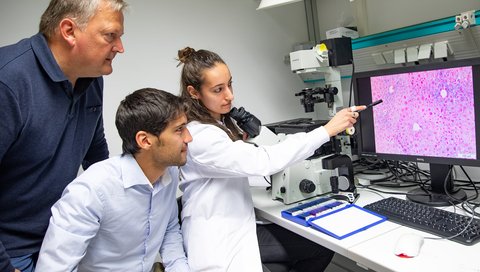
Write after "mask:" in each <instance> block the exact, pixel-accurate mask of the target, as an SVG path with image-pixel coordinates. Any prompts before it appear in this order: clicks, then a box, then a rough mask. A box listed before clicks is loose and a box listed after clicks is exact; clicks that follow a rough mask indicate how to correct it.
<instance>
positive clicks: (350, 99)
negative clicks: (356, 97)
mask: <svg viewBox="0 0 480 272" xmlns="http://www.w3.org/2000/svg"><path fill="white" fill-rule="evenodd" d="M354 74H355V63H354V62H353V59H352V79H351V80H350V95H349V96H348V97H349V98H348V107H351V106H352V94H353V75H354Z"/></svg>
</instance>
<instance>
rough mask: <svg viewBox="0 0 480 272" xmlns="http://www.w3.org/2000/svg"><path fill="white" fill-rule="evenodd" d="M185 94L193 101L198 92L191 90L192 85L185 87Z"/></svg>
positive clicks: (196, 97)
mask: <svg viewBox="0 0 480 272" xmlns="http://www.w3.org/2000/svg"><path fill="white" fill-rule="evenodd" d="M187 92H188V94H189V95H190V97H191V98H193V99H198V91H197V90H195V88H193V86H192V85H188V86H187Z"/></svg>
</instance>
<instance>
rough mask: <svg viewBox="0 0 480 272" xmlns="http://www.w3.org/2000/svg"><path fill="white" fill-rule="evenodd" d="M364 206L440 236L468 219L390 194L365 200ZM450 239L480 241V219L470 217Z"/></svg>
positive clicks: (459, 241)
mask: <svg viewBox="0 0 480 272" xmlns="http://www.w3.org/2000/svg"><path fill="white" fill-rule="evenodd" d="M364 208H366V209H369V210H371V211H373V212H376V213H378V214H381V215H384V216H386V217H388V219H389V220H391V221H393V222H395V223H398V224H401V225H405V226H408V227H411V228H414V229H418V230H422V231H425V232H428V233H431V234H435V235H438V236H440V237H444V238H445V237H450V236H453V235H456V234H458V233H460V232H461V231H462V230H463V229H465V227H467V225H468V223H469V222H470V220H471V217H470V216H464V215H460V214H455V213H453V212H449V211H444V210H441V209H438V208H434V207H430V206H427V205H423V204H419V203H415V202H411V201H407V200H403V199H398V198H394V197H389V198H385V199H382V200H379V201H377V202H374V203H371V204H368V205H366V206H365V207H364ZM451 240H452V241H455V242H458V243H461V244H464V245H473V244H475V243H477V242H478V241H480V219H476V218H474V219H473V221H472V223H471V224H470V225H469V226H468V228H467V229H466V230H465V231H464V232H463V233H462V234H460V235H458V236H456V237H454V238H452V239H451Z"/></svg>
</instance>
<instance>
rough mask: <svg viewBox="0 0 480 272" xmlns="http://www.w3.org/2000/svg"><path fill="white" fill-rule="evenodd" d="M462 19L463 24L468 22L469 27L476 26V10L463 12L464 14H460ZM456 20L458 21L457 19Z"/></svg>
mask: <svg viewBox="0 0 480 272" xmlns="http://www.w3.org/2000/svg"><path fill="white" fill-rule="evenodd" d="M460 17H461V21H462V23H463V22H465V21H467V22H468V25H469V26H472V25H475V24H476V19H475V10H470V11H465V12H462V14H460ZM455 20H457V18H456V17H455Z"/></svg>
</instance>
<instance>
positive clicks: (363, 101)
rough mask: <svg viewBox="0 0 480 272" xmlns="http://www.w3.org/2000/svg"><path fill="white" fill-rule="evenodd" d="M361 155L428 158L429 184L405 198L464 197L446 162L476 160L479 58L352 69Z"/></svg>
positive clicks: (444, 201)
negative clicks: (358, 109) (359, 108)
mask: <svg viewBox="0 0 480 272" xmlns="http://www.w3.org/2000/svg"><path fill="white" fill-rule="evenodd" d="M353 80H354V86H355V93H354V96H355V104H356V105H368V104H370V103H372V101H376V100H378V99H382V100H383V102H382V103H380V104H378V105H376V106H374V107H372V108H369V109H367V110H365V111H363V112H361V114H360V117H359V122H358V123H357V125H356V126H357V129H356V130H357V131H358V132H357V142H358V150H359V151H358V152H359V155H360V156H361V157H373V158H378V159H385V160H396V161H413V162H420V163H429V164H430V176H431V181H430V185H429V186H428V187H427V189H428V190H425V188H419V189H415V190H413V191H411V192H409V193H408V194H407V198H408V199H410V200H412V201H415V202H421V203H425V204H429V205H433V206H448V205H451V204H450V203H452V202H453V203H456V202H457V203H458V202H460V201H461V200H464V199H465V198H466V194H465V192H464V191H463V190H461V189H458V188H455V186H454V184H453V181H452V174H451V173H452V172H451V167H453V166H454V165H465V166H480V58H475V59H466V60H454V61H446V62H436V63H429V64H423V65H415V66H413V65H412V66H404V67H399V68H392V69H384V70H375V71H368V72H361V73H357V74H356V75H354V77H353Z"/></svg>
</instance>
